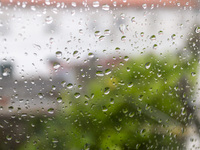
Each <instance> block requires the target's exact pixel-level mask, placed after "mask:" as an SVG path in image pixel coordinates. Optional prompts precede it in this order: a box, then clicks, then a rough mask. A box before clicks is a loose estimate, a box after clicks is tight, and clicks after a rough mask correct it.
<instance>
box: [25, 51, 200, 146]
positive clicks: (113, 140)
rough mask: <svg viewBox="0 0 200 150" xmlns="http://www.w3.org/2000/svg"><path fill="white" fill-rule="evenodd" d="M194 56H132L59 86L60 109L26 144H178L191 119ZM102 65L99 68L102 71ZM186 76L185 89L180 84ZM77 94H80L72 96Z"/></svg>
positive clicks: (194, 78) (181, 142)
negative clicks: (82, 82)
mask: <svg viewBox="0 0 200 150" xmlns="http://www.w3.org/2000/svg"><path fill="white" fill-rule="evenodd" d="M197 64H198V63H197V61H196V60H195V59H192V60H190V61H184V60H180V59H178V58H177V57H176V56H173V57H172V56H166V57H163V58H160V57H157V56H153V55H152V56H149V55H148V56H142V57H138V58H137V59H135V58H132V59H131V60H129V61H127V62H123V63H120V65H119V66H117V67H115V68H113V69H111V70H112V71H111V73H110V74H105V76H103V77H97V78H95V79H92V80H91V81H90V82H88V83H87V85H86V86H84V87H83V89H82V90H78V91H77V90H76V91H75V90H71V91H69V90H68V89H64V90H63V91H62V95H61V97H62V99H63V103H62V104H61V106H60V108H61V109H60V110H59V111H57V112H56V114H54V115H55V116H53V117H52V118H51V119H49V118H46V125H45V127H43V129H42V130H43V133H42V134H41V133H40V134H39V133H38V134H37V133H36V134H35V135H33V136H31V137H32V138H31V140H30V142H29V143H26V144H25V146H26V148H27V149H37V148H39V149H54V148H55V149H70V150H79V149H92V150H93V149H94V150H95V149H97V150H98V149H110V150H113V149H115V150H122V149H172V148H174V149H178V148H179V149H181V147H183V139H184V134H185V133H184V132H183V129H184V128H186V125H187V123H188V122H190V121H191V119H190V118H189V116H190V115H191V114H189V113H188V112H185V108H187V107H186V106H187V103H186V101H184V100H185V99H190V97H191V94H192V89H193V90H194V88H195V87H194V83H195V80H196V76H195V73H196V70H197ZM106 69H108V68H105V70H106ZM182 79H184V80H185V81H187V85H186V86H187V87H189V89H190V91H189V92H188V91H187V90H186V89H185V88H184V87H183V86H182ZM77 93H79V94H80V97H78V96H76V95H77Z"/></svg>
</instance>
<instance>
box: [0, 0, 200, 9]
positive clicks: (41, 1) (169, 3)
mask: <svg viewBox="0 0 200 150" xmlns="http://www.w3.org/2000/svg"><path fill="white" fill-rule="evenodd" d="M95 2H96V4H98V3H99V7H102V6H103V5H105V4H107V5H109V6H110V7H121V6H123V7H124V6H125V7H127V6H128V7H147V8H150V7H152V6H154V7H163V6H164V7H183V6H186V7H193V8H194V7H197V1H196V0H1V3H2V4H6V5H13V4H18V5H19V4H20V3H26V4H27V5H43V6H49V5H50V6H51V5H56V4H57V3H64V4H65V5H67V6H68V7H69V6H72V7H76V6H79V7H83V6H94V5H93V4H95ZM96 6H98V5H96Z"/></svg>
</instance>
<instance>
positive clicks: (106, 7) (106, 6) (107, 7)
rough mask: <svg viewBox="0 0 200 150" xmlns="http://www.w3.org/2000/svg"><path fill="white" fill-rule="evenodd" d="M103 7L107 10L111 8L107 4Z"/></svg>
mask: <svg viewBox="0 0 200 150" xmlns="http://www.w3.org/2000/svg"><path fill="white" fill-rule="evenodd" d="M102 9H103V10H105V11H108V10H109V9H110V6H109V5H107V4H105V5H103V6H102Z"/></svg>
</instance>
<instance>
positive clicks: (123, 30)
mask: <svg viewBox="0 0 200 150" xmlns="http://www.w3.org/2000/svg"><path fill="white" fill-rule="evenodd" d="M125 30H126V25H125V24H120V25H119V31H120V32H121V33H122V34H124V33H125Z"/></svg>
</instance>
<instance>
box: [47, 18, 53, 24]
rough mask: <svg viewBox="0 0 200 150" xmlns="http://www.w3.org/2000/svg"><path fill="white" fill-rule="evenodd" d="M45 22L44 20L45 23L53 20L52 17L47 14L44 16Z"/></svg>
mask: <svg viewBox="0 0 200 150" xmlns="http://www.w3.org/2000/svg"><path fill="white" fill-rule="evenodd" d="M45 22H46V24H51V23H52V22H53V17H51V16H47V17H46V18H45Z"/></svg>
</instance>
